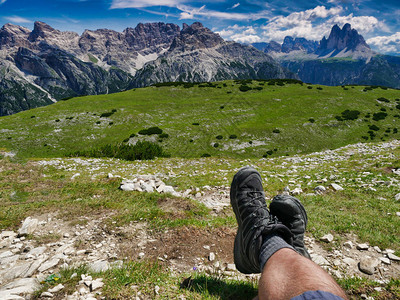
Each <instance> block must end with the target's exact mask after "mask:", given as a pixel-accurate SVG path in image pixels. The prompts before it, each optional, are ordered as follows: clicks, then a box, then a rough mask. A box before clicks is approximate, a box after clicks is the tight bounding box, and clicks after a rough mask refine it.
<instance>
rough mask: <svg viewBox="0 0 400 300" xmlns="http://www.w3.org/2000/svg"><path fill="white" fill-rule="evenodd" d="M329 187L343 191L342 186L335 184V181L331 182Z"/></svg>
mask: <svg viewBox="0 0 400 300" xmlns="http://www.w3.org/2000/svg"><path fill="white" fill-rule="evenodd" d="M331 187H332V188H333V189H334V190H335V191H343V188H342V187H341V186H340V185H338V184H336V183H331Z"/></svg>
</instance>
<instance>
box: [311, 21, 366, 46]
mask: <svg viewBox="0 0 400 300" xmlns="http://www.w3.org/2000/svg"><path fill="white" fill-rule="evenodd" d="M367 49H368V50H369V49H370V47H369V46H368V45H367V43H366V42H365V40H364V38H363V37H362V36H361V35H360V34H358V32H357V30H355V29H352V28H351V25H350V24H348V23H347V24H345V25H344V26H343V28H342V29H340V27H339V26H338V25H335V26H333V27H332V30H331V32H330V34H329V37H328V39H326V38H325V37H324V38H323V39H322V40H321V42H320V46H319V49H318V50H319V51H326V50H328V51H332V50H333V51H342V50H346V51H366V50H367Z"/></svg>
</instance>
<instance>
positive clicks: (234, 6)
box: [4, 0, 240, 9]
mask: <svg viewBox="0 0 400 300" xmlns="http://www.w3.org/2000/svg"><path fill="white" fill-rule="evenodd" d="M4 1H5V0H4ZM239 5H240V3H236V4H234V5H233V6H232V7H231V9H234V8H236V7H238V6H239Z"/></svg>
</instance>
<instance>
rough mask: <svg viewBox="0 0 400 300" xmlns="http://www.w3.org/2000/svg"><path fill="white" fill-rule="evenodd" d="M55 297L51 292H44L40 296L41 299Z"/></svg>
mask: <svg viewBox="0 0 400 300" xmlns="http://www.w3.org/2000/svg"><path fill="white" fill-rule="evenodd" d="M53 297H54V295H53V294H52V293H50V292H43V293H41V294H40V298H53Z"/></svg>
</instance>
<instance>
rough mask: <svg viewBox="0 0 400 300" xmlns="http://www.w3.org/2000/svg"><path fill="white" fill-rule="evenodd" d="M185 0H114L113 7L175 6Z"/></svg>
mask: <svg viewBox="0 0 400 300" xmlns="http://www.w3.org/2000/svg"><path fill="white" fill-rule="evenodd" d="M184 2H186V1H185V0H113V2H112V3H111V8H112V9H113V8H143V7H151V6H169V7H175V6H177V5H179V4H181V3H184Z"/></svg>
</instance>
